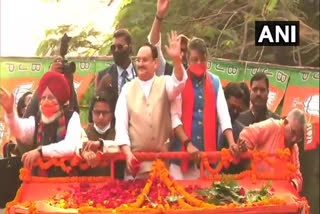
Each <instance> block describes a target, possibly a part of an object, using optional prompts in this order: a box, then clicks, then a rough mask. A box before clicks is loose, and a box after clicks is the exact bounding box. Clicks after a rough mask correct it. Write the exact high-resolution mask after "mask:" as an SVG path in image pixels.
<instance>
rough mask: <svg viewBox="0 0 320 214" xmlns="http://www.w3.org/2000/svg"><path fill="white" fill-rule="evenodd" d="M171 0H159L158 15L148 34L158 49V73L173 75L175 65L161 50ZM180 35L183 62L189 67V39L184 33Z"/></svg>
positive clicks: (185, 66) (150, 40)
mask: <svg viewBox="0 0 320 214" xmlns="http://www.w3.org/2000/svg"><path fill="white" fill-rule="evenodd" d="M170 1H171V0H158V4H157V12H156V16H155V19H154V21H153V24H152V28H151V31H150V34H149V36H148V40H149V42H150V43H151V44H153V45H155V46H156V47H157V50H158V57H159V67H158V70H157V75H164V74H165V75H171V74H172V71H173V66H172V65H171V64H169V63H168V62H166V60H165V58H164V57H163V54H162V50H161V31H162V22H163V19H164V16H165V15H166V13H167V12H168V9H169V7H170ZM178 37H179V38H180V51H181V58H182V64H183V66H184V68H185V69H187V67H188V62H187V49H188V42H189V39H188V37H186V36H185V35H183V34H180V35H178Z"/></svg>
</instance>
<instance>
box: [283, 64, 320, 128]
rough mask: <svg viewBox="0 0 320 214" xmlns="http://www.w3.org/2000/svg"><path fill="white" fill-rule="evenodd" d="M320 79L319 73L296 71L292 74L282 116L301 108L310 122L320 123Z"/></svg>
mask: <svg viewBox="0 0 320 214" xmlns="http://www.w3.org/2000/svg"><path fill="white" fill-rule="evenodd" d="M319 77H320V72H319V71H306V70H300V71H298V70H296V71H295V72H292V73H291V75H290V81H289V84H288V88H287V92H286V95H285V98H284V103H283V109H282V116H287V114H288V113H289V111H291V110H292V109H293V108H299V109H301V110H303V111H304V112H305V115H306V117H307V121H308V122H312V123H317V122H319V119H320V114H319Z"/></svg>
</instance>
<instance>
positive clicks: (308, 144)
mask: <svg viewBox="0 0 320 214" xmlns="http://www.w3.org/2000/svg"><path fill="white" fill-rule="evenodd" d="M319 131H320V129H319V122H318V123H308V124H307V127H306V132H305V143H304V150H313V149H316V148H317V147H318V146H319V144H320V140H319V137H320V134H319Z"/></svg>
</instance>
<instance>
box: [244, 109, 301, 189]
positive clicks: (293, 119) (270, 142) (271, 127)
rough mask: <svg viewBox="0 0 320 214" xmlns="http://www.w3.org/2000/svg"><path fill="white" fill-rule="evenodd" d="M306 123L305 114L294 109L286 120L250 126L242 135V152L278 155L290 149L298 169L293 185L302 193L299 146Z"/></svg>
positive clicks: (269, 121)
mask: <svg viewBox="0 0 320 214" xmlns="http://www.w3.org/2000/svg"><path fill="white" fill-rule="evenodd" d="M305 123H306V122H305V117H304V113H303V112H302V111H301V110H299V109H293V110H291V111H290V112H289V114H288V116H287V117H286V119H285V120H275V119H273V118H270V119H268V120H265V121H262V122H260V123H255V124H253V125H250V126H249V127H246V128H244V129H243V131H242V132H241V133H240V136H239V147H240V150H241V151H246V150H247V149H249V150H258V151H265V152H268V153H276V152H277V150H278V149H285V148H289V149H290V150H291V154H292V162H293V163H294V164H295V165H296V167H297V172H296V176H295V178H294V179H292V184H293V185H294V186H295V187H296V189H297V190H298V191H301V189H302V182H303V179H302V175H301V172H300V161H299V148H298V145H297V144H298V143H301V142H302V139H303V135H304V128H305ZM259 169H260V170H262V171H266V170H267V171H269V168H268V166H266V165H262V166H260V168H259Z"/></svg>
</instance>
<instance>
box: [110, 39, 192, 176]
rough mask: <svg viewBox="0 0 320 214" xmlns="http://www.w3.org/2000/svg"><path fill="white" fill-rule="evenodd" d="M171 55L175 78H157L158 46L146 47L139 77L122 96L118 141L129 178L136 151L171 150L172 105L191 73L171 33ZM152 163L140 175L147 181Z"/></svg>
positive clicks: (139, 56)
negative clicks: (187, 72) (186, 68)
mask: <svg viewBox="0 0 320 214" xmlns="http://www.w3.org/2000/svg"><path fill="white" fill-rule="evenodd" d="M169 44H170V47H168V48H167V52H168V55H169V56H170V57H171V58H172V60H173V63H174V66H175V71H174V73H173V74H172V76H160V77H158V76H156V75H155V73H156V70H157V66H158V60H157V49H156V47H154V46H152V45H150V44H146V45H144V46H142V47H141V48H140V49H139V52H138V54H137V70H138V78H135V79H134V80H133V81H131V82H130V83H127V84H126V85H125V86H124V87H123V89H122V91H121V93H120V96H119V99H118V102H117V106H116V110H115V117H116V137H115V141H116V142H117V144H118V145H119V146H120V147H121V150H122V151H123V152H124V153H125V154H126V157H127V166H128V171H126V177H125V178H126V179H130V178H132V176H131V175H132V172H133V171H134V166H133V164H132V163H133V160H135V159H136V158H135V156H134V155H133V153H132V152H138V151H139V152H163V151H168V149H169V140H170V138H171V133H172V128H171V118H170V102H171V101H172V100H174V99H175V98H176V97H177V96H178V95H179V94H180V93H181V91H182V90H183V89H184V85H185V81H186V79H187V74H186V72H185V70H184V68H183V66H182V63H181V55H180V39H179V38H178V37H177V34H176V33H172V34H171V38H170V39H169ZM151 165H152V162H143V163H142V165H141V168H140V169H139V171H138V172H134V173H133V174H136V173H137V177H138V178H144V177H145V176H146V175H147V174H148V173H147V172H149V171H150V170H151Z"/></svg>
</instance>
